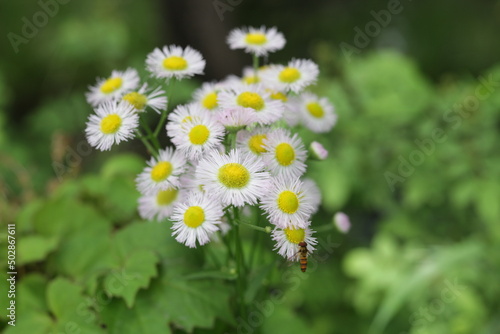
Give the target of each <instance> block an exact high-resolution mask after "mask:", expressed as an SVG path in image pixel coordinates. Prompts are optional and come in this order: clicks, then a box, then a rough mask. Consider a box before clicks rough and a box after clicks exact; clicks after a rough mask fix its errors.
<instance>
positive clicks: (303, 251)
mask: <svg viewBox="0 0 500 334" xmlns="http://www.w3.org/2000/svg"><path fill="white" fill-rule="evenodd" d="M308 253H309V251H308V250H307V243H306V242H305V241H301V242H299V251H298V252H297V255H298V256H300V259H299V260H300V270H301V271H302V272H303V273H305V272H306V269H307V254H308Z"/></svg>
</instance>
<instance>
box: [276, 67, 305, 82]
mask: <svg viewBox="0 0 500 334" xmlns="http://www.w3.org/2000/svg"><path fill="white" fill-rule="evenodd" d="M299 78H300V72H299V70H297V69H296V68H293V67H286V68H285V69H284V70H283V71H281V72H280V75H279V79H280V81H282V82H287V83H291V82H295V81H297V80H298V79H299Z"/></svg>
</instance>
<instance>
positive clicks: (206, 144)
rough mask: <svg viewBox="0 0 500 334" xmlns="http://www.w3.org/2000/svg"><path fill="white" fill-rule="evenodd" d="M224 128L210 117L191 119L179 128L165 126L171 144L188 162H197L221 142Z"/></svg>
mask: <svg viewBox="0 0 500 334" xmlns="http://www.w3.org/2000/svg"><path fill="white" fill-rule="evenodd" d="M224 131H225V130H224V127H223V126H222V125H221V124H219V123H218V122H217V121H215V120H214V119H213V118H212V117H203V118H202V117H193V118H192V119H190V120H188V121H186V122H185V123H183V124H182V125H179V126H167V134H168V136H170V138H172V143H174V145H175V146H176V147H177V149H178V150H179V151H180V152H181V153H183V154H185V155H186V157H187V158H188V159H189V160H198V159H200V158H201V157H202V155H203V154H204V153H205V152H207V151H209V150H212V149H214V148H217V147H218V145H219V144H220V143H221V142H222V139H223V138H224Z"/></svg>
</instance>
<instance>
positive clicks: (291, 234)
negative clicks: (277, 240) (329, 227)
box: [283, 228, 306, 244]
mask: <svg viewBox="0 0 500 334" xmlns="http://www.w3.org/2000/svg"><path fill="white" fill-rule="evenodd" d="M283 231H285V236H286V238H287V239H288V241H290V242H292V243H294V244H298V243H299V242H302V241H304V239H305V238H306V232H305V230H304V229H303V228H298V229H296V230H294V229H289V228H285V229H284V230H283Z"/></svg>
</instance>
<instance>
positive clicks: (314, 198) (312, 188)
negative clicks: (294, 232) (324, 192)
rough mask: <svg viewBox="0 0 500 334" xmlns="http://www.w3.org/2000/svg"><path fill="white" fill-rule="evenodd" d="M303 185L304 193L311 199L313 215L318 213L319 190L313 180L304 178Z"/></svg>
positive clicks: (319, 202)
mask: <svg viewBox="0 0 500 334" xmlns="http://www.w3.org/2000/svg"><path fill="white" fill-rule="evenodd" d="M302 183H303V184H304V192H306V193H307V194H309V198H310V199H311V205H312V206H313V208H314V210H313V212H312V213H313V214H315V213H316V212H318V210H319V206H320V205H321V190H320V189H319V187H318V185H317V184H316V182H315V181H314V180H313V179H310V178H305V179H303V180H302Z"/></svg>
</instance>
